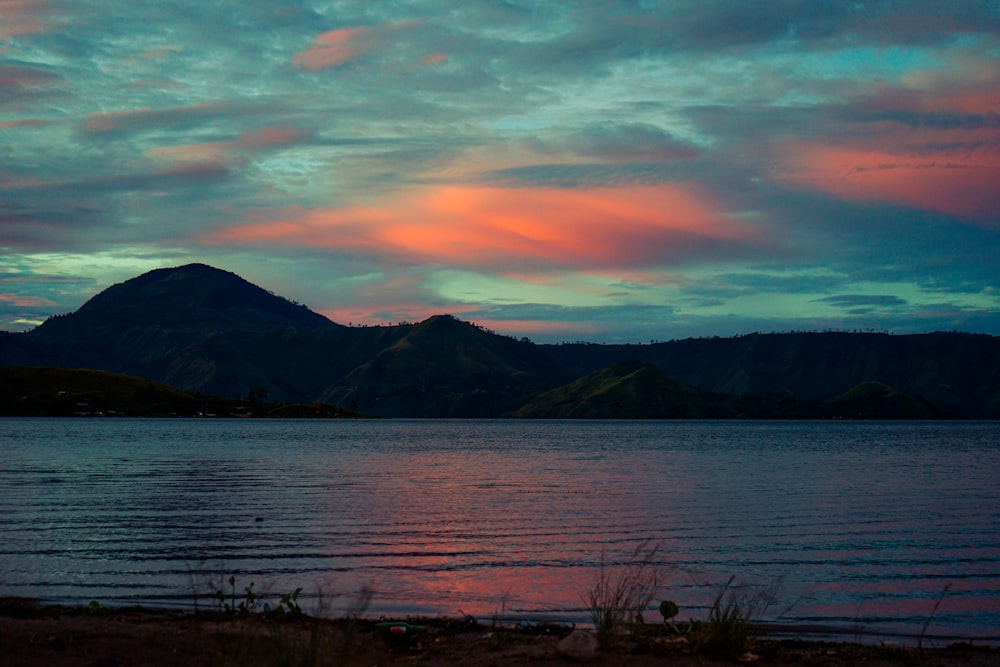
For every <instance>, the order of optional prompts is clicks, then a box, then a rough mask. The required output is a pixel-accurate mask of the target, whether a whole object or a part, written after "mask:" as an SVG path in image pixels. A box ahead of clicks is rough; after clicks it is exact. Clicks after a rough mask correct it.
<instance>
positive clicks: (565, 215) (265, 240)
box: [202, 184, 763, 269]
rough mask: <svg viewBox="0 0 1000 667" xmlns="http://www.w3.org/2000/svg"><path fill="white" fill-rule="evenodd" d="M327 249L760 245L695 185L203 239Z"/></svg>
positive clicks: (641, 259)
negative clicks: (714, 205) (716, 207)
mask: <svg viewBox="0 0 1000 667" xmlns="http://www.w3.org/2000/svg"><path fill="white" fill-rule="evenodd" d="M202 240H203V241H204V242H210V243H225V244H231V243H239V244H253V245H259V244H267V245H274V244H279V245H295V246H303V247H316V246H321V247H326V248H329V249H331V250H336V251H339V252H363V253H366V254H370V255H372V256H382V257H396V258H399V259H400V260H402V261H406V262H411V263H448V264H452V265H460V266H474V267H481V266H492V267H495V268H497V269H503V268H504V267H514V266H522V267H523V266H552V267H557V266H562V267H593V268H599V267H609V266H618V267H624V266H637V265H638V266H642V265H649V264H655V263H662V262H668V263H688V262H693V261H700V260H705V259H708V258H711V257H720V256H724V255H725V254H727V253H729V252H733V249H734V247H736V246H740V245H748V246H755V245H758V244H762V242H763V239H760V238H758V236H757V234H756V233H755V231H754V230H753V229H752V228H750V227H748V226H746V225H743V224H741V223H739V222H738V221H736V220H734V219H730V218H729V217H727V216H726V215H725V213H724V212H722V211H719V210H716V209H715V208H714V207H713V205H712V203H711V201H710V200H709V199H707V198H706V197H705V196H703V195H702V194H700V193H699V192H698V191H697V189H696V188H692V187H683V186H679V185H673V184H663V185H660V186H656V187H632V188H621V189H603V190H587V191H582V190H565V189H547V188H522V189H511V188H491V187H479V186H446V187H439V188H427V189H424V190H421V191H418V192H416V193H409V194H404V195H401V196H399V197H396V198H393V199H391V200H389V201H387V202H384V203H383V204H382V205H380V206H356V207H350V208H343V209H327V210H298V211H294V210H293V211H289V212H288V213H287V215H285V216H283V217H281V218H278V219H272V220H268V221H266V222H262V223H257V224H248V225H240V226H232V227H229V228H226V229H223V230H220V231H217V232H214V233H212V234H210V235H208V236H206V237H203V239H202Z"/></svg>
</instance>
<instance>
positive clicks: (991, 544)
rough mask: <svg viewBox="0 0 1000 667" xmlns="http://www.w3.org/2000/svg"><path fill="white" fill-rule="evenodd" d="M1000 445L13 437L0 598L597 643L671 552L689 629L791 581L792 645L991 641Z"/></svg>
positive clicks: (177, 427)
mask: <svg viewBox="0 0 1000 667" xmlns="http://www.w3.org/2000/svg"><path fill="white" fill-rule="evenodd" d="M995 426H996V425H995V424H992V425H991V424H944V425H939V424H903V423H898V424H825V423H784V422H778V423H732V422H724V423H712V422H691V423H684V422H667V423H664V422H656V423H641V422H587V423H578V422H500V421H493V422H466V421H429V422H428V421H417V422H414V421H379V422H309V421H303V422H278V421H276V422H267V421H255V420H253V421H251V420H239V421H223V420H220V421H183V420H166V421H156V420H135V421H130V420H120V421H119V420H94V421H85V420H81V421H46V420H5V421H4V422H3V427H4V428H3V433H4V438H3V442H4V447H5V457H4V462H3V463H0V484H2V485H3V488H4V489H5V493H4V494H3V496H2V498H0V522H2V523H0V534H2V537H3V541H2V544H0V589H2V594H6V595H31V596H38V597H43V598H48V599H54V600H68V601H81V600H82V601H88V600H90V599H100V600H101V601H102V604H103V603H108V604H111V603H114V602H115V601H118V602H134V601H142V602H155V603H160V604H162V603H174V604H180V605H190V604H191V602H192V600H193V599H196V598H197V599H200V600H201V601H202V603H204V601H205V599H206V596H207V595H209V594H210V593H211V591H212V590H213V589H217V588H219V587H220V586H221V583H224V582H225V580H226V579H227V578H228V576H229V574H236V575H237V578H238V586H237V588H238V590H240V589H241V588H242V586H244V585H246V584H248V583H250V582H251V581H253V582H254V583H255V590H258V591H272V592H274V594H276V595H279V594H281V593H282V592H289V591H291V590H293V589H294V588H296V587H298V586H304V587H305V588H306V590H307V596H308V595H311V596H312V597H311V598H308V599H311V600H313V601H318V600H319V592H322V598H323V601H324V604H325V605H327V606H328V609H330V610H331V611H333V612H336V610H337V609H341V608H343V607H345V606H349V605H351V604H354V601H355V600H356V599H358V598H359V596H360V595H361V591H362V589H364V588H370V589H372V590H374V598H373V600H372V606H371V609H370V610H371V611H372V613H376V614H381V613H386V614H388V613H433V614H437V613H440V614H456V613H470V614H474V615H478V616H482V617H488V616H490V615H491V614H493V613H495V612H496V611H497V610H498V609H499V608H500V607H503V608H504V609H505V610H507V612H508V613H510V614H520V615H526V616H532V617H538V616H546V617H549V618H555V619H559V620H573V621H577V622H582V621H586V620H587V614H586V611H585V609H584V605H583V602H582V594H583V592H584V591H585V590H586V588H587V587H588V586H589V585H591V584H592V583H593V581H594V580H595V579H596V576H597V572H598V567H599V563H600V561H601V559H602V558H603V559H604V561H605V562H606V563H608V564H610V565H611V566H614V565H616V564H622V563H627V562H629V559H630V558H634V553H635V550H636V548H637V546H640V545H642V544H643V543H644V542H645V541H646V540H649V539H652V540H653V541H654V542H655V543H656V544H658V545H659V547H660V550H659V552H658V553H657V555H656V559H655V563H654V564H655V565H656V566H657V567H660V568H662V569H663V571H664V573H665V575H666V581H667V584H668V586H669V588H668V591H667V593H666V595H667V596H668V597H670V598H671V599H674V600H676V601H677V602H678V603H679V604H680V605H681V607H682V617H685V618H686V617H691V616H693V617H698V616H700V615H703V614H704V612H705V610H706V608H707V606H708V605H709V604H710V603H711V601H712V599H714V596H715V595H716V594H717V593H718V591H719V590H720V587H721V586H722V585H723V584H724V583H725V582H726V581H727V580H728V579H729V577H730V576H732V575H736V576H737V577H738V580H739V582H741V583H745V584H746V585H747V586H749V587H751V589H754V588H756V589H766V588H770V587H773V586H774V584H775V583H776V582H779V581H780V582H782V586H781V590H780V593H781V599H780V601H779V602H778V603H777V604H776V605H775V609H776V610H777V611H776V612H775V613H778V612H781V611H784V617H783V619H784V620H787V621H796V620H798V621H804V620H810V621H815V620H821V621H822V622H824V623H834V624H838V623H839V624H841V625H842V626H845V627H846V626H853V625H855V624H857V623H859V622H862V621H863V622H864V623H865V624H867V625H871V626H876V627H882V628H889V627H903V628H905V627H909V629H910V630H913V627H912V626H913V624H914V622H915V621H916V620H919V623H918V625H919V624H922V623H923V621H924V619H925V618H926V616H927V614H928V612H929V610H930V609H932V608H933V605H934V603H935V601H936V599H937V597H938V596H939V595H940V593H941V591H942V589H943V588H944V587H945V586H947V585H950V588H949V589H948V591H947V595H946V596H945V598H944V599H943V600H942V601H941V604H940V605H939V607H938V609H937V611H936V613H935V616H934V624H935V625H936V626H939V628H940V629H943V630H946V631H948V632H951V633H953V634H961V633H963V632H964V633H967V634H982V633H983V632H986V631H987V629H992V628H996V627H1000V610H998V609H997V608H996V605H995V604H994V605H992V606H991V604H990V601H991V600H996V599H1000V595H998V594H1000V574H998V572H1000V537H998V535H997V532H998V531H997V530H996V527H997V526H998V525H1000V492H998V490H997V488H996V485H995V482H994V480H995V479H996V477H997V473H998V472H1000V454H998V451H1000V449H998V448H997V447H996V436H995V435H993V434H994V433H996V432H997V429H996V428H995ZM258 519H260V520H258ZM785 610H787V611H785ZM654 615H655V612H654ZM918 629H919V628H918Z"/></svg>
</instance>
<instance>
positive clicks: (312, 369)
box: [0, 264, 571, 417]
mask: <svg viewBox="0 0 1000 667" xmlns="http://www.w3.org/2000/svg"><path fill="white" fill-rule="evenodd" d="M0 365H7V366H14V365H17V366H26V365H31V366H56V367H78V368H90V369H99V370H104V371H111V372H115V373H124V374H128V375H133V376H139V377H145V378H150V379H153V380H156V381H159V382H163V383H165V384H168V385H171V386H174V387H177V388H178V389H181V390H184V391H191V392H198V393H201V394H207V395H214V396H222V397H227V398H231V397H238V396H247V395H249V393H250V392H253V393H254V394H255V395H262V396H265V397H267V398H268V399H269V400H275V401H284V402H309V401H332V402H337V403H340V404H343V405H345V406H346V405H351V406H356V407H359V409H362V410H363V411H364V412H367V413H370V414H382V415H389V416H441V417H447V416H462V417H466V416H495V415H497V414H500V413H503V412H509V411H511V410H513V409H515V408H516V407H518V406H519V405H521V404H522V403H524V402H525V401H526V400H528V398H530V397H531V396H533V395H535V394H537V393H538V392H539V391H543V390H545V389H549V388H551V387H553V386H555V385H556V384H560V383H562V382H566V381H568V380H569V379H571V376H570V375H569V373H568V372H567V371H566V370H565V369H564V368H562V367H561V366H559V365H558V364H556V363H555V362H553V361H552V360H551V359H550V358H549V357H548V355H546V354H545V353H544V352H543V351H542V350H541V349H540V348H538V347H537V346H534V345H532V344H530V343H528V342H526V341H518V340H515V339H513V338H509V337H505V336H497V335H495V334H492V333H489V332H486V331H484V330H482V329H480V328H478V327H475V326H473V325H471V324H469V323H467V322H461V321H459V320H456V319H455V318H453V317H451V316H437V317H432V318H430V319H429V320H427V321H425V322H421V323H419V324H408V325H399V326H395V327H344V326H341V325H339V324H335V323H333V322H331V321H330V320H328V319H326V318H324V317H322V316H320V315H318V314H316V313H313V312H312V311H310V310H309V309H307V308H306V307H305V306H301V305H298V304H295V303H292V302H290V301H288V300H287V299H284V298H282V297H279V296H275V295H273V294H271V293H270V292H267V291H266V290H263V289H261V288H259V287H256V286H254V285H252V284H250V283H249V282H247V281H245V280H243V279H242V278H240V277H239V276H236V275H235V274H232V273H229V272H227V271H222V270H219V269H215V268H213V267H209V266H205V265H203V264H189V265H186V266H181V267H176V268H170V269H158V270H155V271H151V272H149V273H146V274H143V275H141V276H139V277H137V278H133V279H132V280H129V281H126V282H124V283H121V284H119V285H114V286H112V287H109V288H108V289H106V290H104V291H103V292H101V293H100V294H98V295H96V296H95V297H93V298H92V299H90V300H89V301H88V302H87V303H85V304H84V305H83V306H82V307H81V308H80V309H79V310H78V311H76V312H75V313H72V314H68V315H63V316H58V317H53V318H50V319H49V320H48V321H46V322H45V323H44V324H42V325H41V326H39V327H38V328H36V329H34V330H33V331H30V332H27V333H23V334H11V333H7V334H4V335H3V336H0Z"/></svg>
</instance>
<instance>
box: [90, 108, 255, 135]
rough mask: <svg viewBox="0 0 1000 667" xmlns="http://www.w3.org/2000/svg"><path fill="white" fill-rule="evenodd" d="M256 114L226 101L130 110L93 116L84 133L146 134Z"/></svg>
mask: <svg viewBox="0 0 1000 667" xmlns="http://www.w3.org/2000/svg"><path fill="white" fill-rule="evenodd" d="M245 113H253V111H251V110H249V109H247V108H246V107H245V106H244V105H240V104H232V103H227V102H207V103H202V104H190V105H183V106H173V107H164V108H157V109H148V108H147V109H128V110H125V111H113V112H106V113H96V114H91V115H90V116H88V117H87V120H86V121H85V122H84V123H83V125H82V126H81V128H80V129H81V130H82V131H83V132H84V133H86V134H91V135H108V134H122V133H132V132H146V131H150V130H161V129H166V128H170V129H185V128H190V127H195V126H198V125H201V124H203V123H205V122H208V121H211V120H214V119H220V118H221V119H231V118H233V117H234V116H239V115H243V114H245Z"/></svg>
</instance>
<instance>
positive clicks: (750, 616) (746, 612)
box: [697, 575, 774, 656]
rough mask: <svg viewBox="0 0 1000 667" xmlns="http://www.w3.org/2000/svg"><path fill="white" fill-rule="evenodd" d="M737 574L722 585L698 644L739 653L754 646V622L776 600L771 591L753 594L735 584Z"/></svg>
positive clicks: (699, 629) (701, 629) (719, 650)
mask: <svg viewBox="0 0 1000 667" xmlns="http://www.w3.org/2000/svg"><path fill="white" fill-rule="evenodd" d="M735 579H736V577H735V575H734V576H732V577H729V581H727V582H726V584H725V585H724V586H723V587H722V590H720V591H719V594H718V595H717V596H716V597H715V601H714V602H713V603H712V606H711V608H709V610H708V620H707V622H706V623H705V624H704V625H703V626H701V627H699V628H698V631H697V644H698V645H699V646H700V647H702V648H705V649H706V650H708V651H710V652H713V653H721V654H726V655H731V656H739V655H742V654H743V653H746V652H747V651H749V650H750V648H751V643H752V641H753V639H754V638H755V636H756V630H755V625H756V624H757V623H758V622H759V621H760V619H761V618H762V617H763V615H764V613H765V612H766V610H767V608H768V607H770V605H771V603H772V602H773V601H774V595H773V593H772V592H771V591H757V592H756V593H753V594H750V593H749V592H747V591H740V590H738V589H737V587H735V586H733V581H734V580H735Z"/></svg>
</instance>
